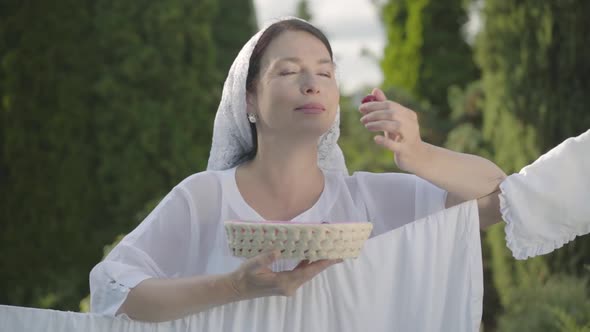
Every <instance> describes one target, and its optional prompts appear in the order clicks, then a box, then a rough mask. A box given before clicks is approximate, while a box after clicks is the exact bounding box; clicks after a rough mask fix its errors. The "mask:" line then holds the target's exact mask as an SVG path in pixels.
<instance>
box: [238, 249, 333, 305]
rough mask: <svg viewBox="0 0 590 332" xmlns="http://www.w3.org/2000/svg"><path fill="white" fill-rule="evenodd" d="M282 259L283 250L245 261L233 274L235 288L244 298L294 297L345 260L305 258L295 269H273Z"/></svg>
mask: <svg viewBox="0 0 590 332" xmlns="http://www.w3.org/2000/svg"><path fill="white" fill-rule="evenodd" d="M279 258H280V251H278V250H275V251H270V252H264V253H262V254H260V255H257V256H255V257H252V258H250V259H248V260H247V261H245V262H244V263H243V264H242V265H241V266H240V267H239V268H238V269H237V270H236V271H234V272H233V273H231V274H230V280H231V284H232V288H233V289H234V291H235V292H236V295H237V296H238V297H239V298H242V299H252V298H257V297H262V296H273V295H283V296H291V295H293V294H295V291H297V289H298V288H299V287H300V286H301V285H303V284H304V283H306V282H307V281H309V280H311V279H312V278H313V277H315V276H316V275H318V274H319V273H320V272H322V271H323V270H325V269H327V268H328V267H330V266H332V265H334V264H337V263H340V262H342V260H341V259H335V260H332V259H330V260H327V259H325V260H319V261H315V262H313V263H310V262H309V261H307V260H303V261H301V262H300V263H299V264H298V265H297V266H296V267H295V268H294V269H293V270H291V271H282V272H273V271H272V270H271V269H270V268H269V267H268V266H269V265H270V264H272V263H273V262H274V261H276V260H277V259H279Z"/></svg>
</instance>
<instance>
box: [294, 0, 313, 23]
mask: <svg viewBox="0 0 590 332" xmlns="http://www.w3.org/2000/svg"><path fill="white" fill-rule="evenodd" d="M295 16H297V17H299V18H302V19H304V20H306V21H308V22H310V21H311V19H312V16H311V12H310V10H309V2H307V0H299V2H298V3H297V13H296V14H295Z"/></svg>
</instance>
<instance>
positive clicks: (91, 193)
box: [0, 0, 255, 310]
mask: <svg viewBox="0 0 590 332" xmlns="http://www.w3.org/2000/svg"><path fill="white" fill-rule="evenodd" d="M234 2H235V1H234ZM218 5H219V6H226V7H223V8H226V10H227V6H230V7H232V8H233V5H232V4H231V3H230V2H223V3H218V2H215V1H212V0H203V1H197V2H195V1H188V0H167V1H160V2H153V1H145V0H144V1H135V2H117V1H111V0H99V1H65V2H59V3H47V2H43V1H32V2H30V1H29V2H27V3H23V2H20V1H11V2H3V3H2V5H0V8H1V9H2V10H1V11H0V18H1V19H0V37H1V38H0V46H1V47H0V93H1V96H0V97H1V98H0V100H1V101H2V102H1V103H0V121H1V122H0V124H1V125H2V135H1V136H0V142H1V143H2V145H1V147H0V148H1V150H0V151H1V152H2V154H1V159H0V171H1V173H0V179H1V181H2V191H3V192H5V193H10V195H6V197H5V198H4V197H3V199H2V201H1V206H0V209H1V210H2V213H3V215H2V227H3V231H2V232H0V242H1V243H2V255H3V259H2V260H0V269H1V270H2V271H3V274H2V277H0V285H1V286H0V303H7V304H13V305H24V306H37V307H52V308H56V309H67V310H75V309H77V307H78V305H79V299H80V298H81V297H82V296H83V294H87V292H88V272H89V271H90V269H91V268H92V266H93V265H94V264H96V263H97V262H98V261H99V259H100V257H101V254H102V253H101V250H100V248H101V247H102V246H103V245H104V243H106V242H108V241H110V240H111V239H112V238H113V236H114V235H115V234H119V233H121V232H126V231H129V230H130V229H132V228H133V227H134V226H135V225H136V224H137V222H138V220H137V219H136V218H134V217H136V213H137V211H142V210H143V207H144V206H145V205H146V203H148V202H150V201H152V199H153V197H161V196H162V195H163V194H164V193H166V192H168V191H169V190H170V189H171V188H172V187H173V186H174V185H175V184H177V183H178V182H179V181H180V180H182V179H183V178H184V177H186V176H187V175H189V174H191V173H194V172H197V171H199V170H202V169H204V168H205V165H206V161H207V158H208V152H209V148H210V139H211V132H212V122H213V116H214V114H215V111H216V109H217V104H218V101H219V97H220V92H221V84H222V77H224V75H223V74H222V73H220V70H221V69H220V68H222V67H224V66H225V67H227V66H228V65H227V63H226V64H225V65H224V64H222V63H221V62H222V61H225V62H227V59H230V58H231V59H233V54H236V53H237V50H238V49H239V47H241V44H242V43H243V41H244V40H245V39H246V38H247V36H249V35H250V34H251V32H252V30H253V29H254V26H255V23H254V22H255V18H254V15H253V13H252V11H250V12H249V10H252V4H251V2H247V3H246V2H240V5H242V6H243V8H244V9H243V10H241V11H240V12H239V13H236V15H234V16H231V17H232V19H231V20H230V19H227V20H226V21H225V22H224V21H223V18H228V17H229V16H228V15H227V13H226V15H221V14H218V12H217V6H218ZM215 24H217V25H215ZM223 24H225V25H224V26H223V28H224V29H223V31H221V30H219V31H218V30H215V33H213V29H214V28H215V27H219V26H221V25H223ZM227 35H230V36H231V37H230V38H225V39H224V38H222V37H226V36H227ZM215 37H217V39H216V38H215ZM218 44H219V45H221V46H219V47H218ZM219 50H223V52H224V53H223V55H224V56H219V53H218V51H219ZM223 59H225V60H223ZM218 61H219V62H218ZM225 71H227V69H225ZM148 204H149V203H148ZM139 220H141V219H139ZM23 225H24V226H23Z"/></svg>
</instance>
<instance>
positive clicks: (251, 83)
mask: <svg viewBox="0 0 590 332" xmlns="http://www.w3.org/2000/svg"><path fill="white" fill-rule="evenodd" d="M285 31H303V32H307V33H310V34H311V35H312V36H314V37H316V38H317V39H319V40H320V41H321V42H322V43H323V44H324V45H325V46H326V48H327V49H328V52H329V53H330V59H331V60H334V56H333V54H332V47H331V46H330V42H329V41H328V38H326V36H325V35H324V33H323V32H321V31H320V30H319V29H318V28H316V27H314V26H313V25H311V24H309V23H307V22H305V21H302V20H298V19H289V20H284V21H279V22H277V23H274V24H272V25H271V26H269V27H268V28H267V29H266V30H265V31H264V32H263V33H262V36H260V38H259V39H258V42H257V43H256V46H255V47H254V50H253V51H252V55H250V63H249V65H248V76H247V77H246V93H256V80H257V79H258V75H259V74H260V61H261V60H262V56H263V55H264V52H265V51H266V49H267V47H268V45H269V44H270V43H271V42H272V41H273V40H274V39H275V38H277V37H278V36H280V35H281V34H282V33H283V32H285ZM250 129H251V130H252V141H253V143H254V148H253V149H252V152H251V153H249V154H248V155H247V156H246V158H245V160H251V159H253V158H254V157H255V156H256V152H257V151H258V137H257V134H258V133H257V131H256V125H255V124H254V123H250Z"/></svg>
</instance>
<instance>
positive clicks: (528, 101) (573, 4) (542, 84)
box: [476, 0, 590, 172]
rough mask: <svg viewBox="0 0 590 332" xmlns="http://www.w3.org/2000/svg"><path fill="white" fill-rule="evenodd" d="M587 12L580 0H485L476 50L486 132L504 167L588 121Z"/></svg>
mask: <svg viewBox="0 0 590 332" xmlns="http://www.w3.org/2000/svg"><path fill="white" fill-rule="evenodd" d="M589 11H590V3H589V2H587V1H583V0H577V1H576V0H566V1H551V2H547V1H541V2H539V1H533V0H529V1H520V2H518V3H515V2H502V1H487V2H486V4H485V7H484V12H483V14H484V18H485V19H484V21H485V26H484V29H483V31H482V32H481V33H480V35H479V37H478V40H477V52H476V54H477V62H478V64H479V65H480V67H481V69H482V82H483V85H484V90H485V91H486V95H487V98H486V106H485V110H486V111H485V120H484V122H485V126H484V136H485V137H486V139H489V140H490V141H491V142H492V144H493V146H494V150H495V151H496V161H497V162H498V163H499V165H500V166H501V167H502V168H503V169H505V170H506V171H507V172H514V171H518V170H520V168H521V167H523V166H524V165H527V164H528V163H530V162H532V161H533V160H534V159H535V158H536V157H538V156H539V155H540V154H541V153H543V152H545V151H547V150H548V149H550V148H551V147H553V146H555V145H557V144H558V143H560V142H561V141H563V140H564V139H565V138H567V137H570V136H575V135H577V134H580V133H582V132H583V131H585V130H587V129H588V128H589V127H590V113H589V112H587V109H586V108H587V105H588V101H589V97H588V94H587V93H586V91H588V90H590V80H589V79H588V77H590V62H588V61H587V59H588V55H589V54H590V44H589V43H587V42H586V40H587V38H588V35H589V34H590V24H589V23H588V20H587V15H586V14H587V13H588V12H589ZM515 143H516V144H515Z"/></svg>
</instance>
